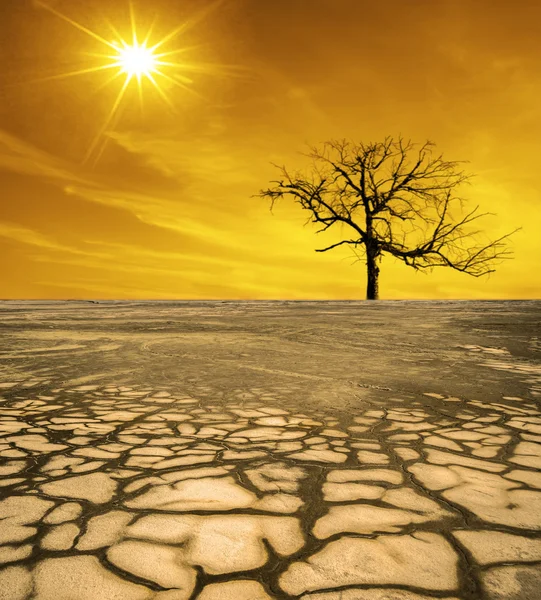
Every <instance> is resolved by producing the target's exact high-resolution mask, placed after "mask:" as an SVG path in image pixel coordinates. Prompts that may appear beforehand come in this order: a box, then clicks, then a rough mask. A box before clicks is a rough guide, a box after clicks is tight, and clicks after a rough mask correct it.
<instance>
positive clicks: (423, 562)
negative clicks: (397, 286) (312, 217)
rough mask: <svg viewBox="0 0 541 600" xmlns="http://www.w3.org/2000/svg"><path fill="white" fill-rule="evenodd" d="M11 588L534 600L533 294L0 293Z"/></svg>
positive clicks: (306, 598)
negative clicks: (477, 297)
mask: <svg viewBox="0 0 541 600" xmlns="http://www.w3.org/2000/svg"><path fill="white" fill-rule="evenodd" d="M0 356H1V361H0V365H1V369H0V477H1V479H0V483H1V486H2V487H0V599H2V600H30V599H32V600H147V599H148V600H150V599H155V600H189V599H195V598H198V599H200V600H268V599H270V598H274V599H290V600H291V599H293V598H295V599H297V598H302V600H428V599H431V598H441V599H446V600H456V599H462V600H474V599H475V600H477V599H484V600H540V598H541V409H540V407H541V302H526V301H524V302H523V301H513V302H488V301H486V302H454V301H453V302H385V301H380V302H376V303H366V302H280V301H277V302H109V301H104V302H14V301H4V302H0Z"/></svg>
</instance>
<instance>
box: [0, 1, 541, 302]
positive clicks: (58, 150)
mask: <svg viewBox="0 0 541 600" xmlns="http://www.w3.org/2000/svg"><path fill="white" fill-rule="evenodd" d="M49 4H50V5H51V6H54V7H55V8H56V9H58V10H59V11H61V12H62V13H64V14H66V15H69V17H71V18H73V19H75V20H77V21H78V22H80V23H84V24H85V25H86V26H88V27H90V28H91V29H92V30H94V31H97V32H99V33H100V34H101V35H110V34H108V33H107V28H106V26H105V24H104V19H105V18H107V19H110V20H111V21H113V22H114V23H115V24H116V25H117V26H118V27H119V29H121V30H122V33H123V35H124V34H127V31H128V29H127V28H128V23H129V18H128V8H127V0H109V1H108V2H105V0H50V1H49ZM133 4H134V8H135V13H136V15H137V16H138V21H139V22H140V23H141V24H142V25H143V29H144V28H145V26H148V25H150V22H151V21H152V18H153V17H154V16H156V26H155V30H154V31H155V33H156V36H157V38H158V39H159V36H160V35H161V36H163V35H165V33H167V32H168V31H169V30H170V29H171V28H173V27H175V26H177V24H179V23H182V22H183V21H186V20H187V19H189V18H191V17H193V16H194V15H197V14H198V11H200V10H201V8H202V7H203V6H204V5H206V4H209V3H208V2H207V0H189V1H180V0H154V1H153V2H144V1H143V0H134V2H133ZM378 4H379V5H378V6H376V3H372V2H368V1H365V0H272V1H271V0H225V2H223V3H221V4H220V5H219V6H217V7H216V8H215V9H214V10H213V11H211V12H210V13H209V14H207V15H206V16H205V18H203V19H201V20H200V21H199V22H197V23H196V24H195V25H194V26H193V27H192V28H191V29H189V30H188V31H186V32H185V33H184V34H182V35H179V36H178V37H177V38H175V39H174V40H173V41H171V42H170V43H169V44H168V49H171V48H178V47H183V46H191V47H193V49H192V50H190V51H189V53H187V54H186V56H189V59H190V60H191V61H193V62H197V61H199V62H201V63H202V62H207V63H209V62H210V63H221V64H224V65H235V66H236V67H238V68H237V69H235V71H234V73H233V72H231V73H229V74H225V75H224V74H223V73H217V72H210V73H196V74H195V75H194V76H193V79H194V81H193V84H192V86H191V88H192V89H193V91H194V92H196V93H197V94H193V93H190V92H188V91H185V90H182V89H178V88H174V87H170V86H165V91H166V92H167V93H168V95H169V96H170V98H171V100H172V102H173V103H174V105H175V107H176V111H175V112H173V111H171V110H170V109H169V108H168V107H167V105H166V104H164V103H163V101H161V99H160V98H159V97H158V95H157V94H156V92H154V91H153V90H152V87H151V86H144V88H145V89H144V90H143V91H144V94H143V95H144V108H143V111H141V109H140V106H139V101H138V99H137V97H136V95H134V94H133V93H131V92H130V93H129V94H128V95H127V97H126V98H125V99H124V102H123V104H122V114H121V115H120V117H119V119H118V121H117V123H116V124H115V125H114V127H111V128H110V129H109V130H108V131H107V133H106V137H107V140H108V145H107V147H106V150H105V152H104V153H103V155H102V157H101V159H100V160H99V162H98V163H97V164H96V165H95V166H92V165H91V164H88V163H87V164H82V161H83V157H84V155H85V153H86V151H87V149H88V146H89V144H90V143H91V141H92V139H93V137H94V136H95V134H96V132H97V131H98V130H99V129H100V126H101V124H102V123H103V120H104V119H105V116H106V113H107V112H108V110H109V109H110V107H111V104H112V101H113V99H114V96H115V94H116V93H117V92H118V88H119V85H121V84H119V83H118V82H114V83H112V84H111V85H110V86H107V87H104V88H102V84H103V83H104V82H105V81H106V79H107V75H105V74H103V73H94V74H88V75H81V76H78V77H73V78H70V79H66V80H58V81H56V80H55V81H47V82H34V83H31V80H33V79H36V78H41V77H46V76H50V75H54V74H57V73H62V72H66V71H69V70H73V69H77V68H80V67H81V65H82V66H88V65H89V64H92V60H96V59H89V58H88V56H86V55H84V54H83V53H84V52H96V51H100V52H101V51H102V50H103V48H102V47H100V44H99V43H97V42H96V41H95V40H93V39H92V38H91V37H89V36H86V35H85V34H84V33H82V32H80V31H78V30H77V29H76V28H74V27H72V26H70V25H69V24H68V23H66V22H64V21H62V20H61V19H59V18H58V17H56V16H54V15H53V14H51V13H50V12H47V11H45V10H43V9H40V8H38V7H37V6H36V5H35V4H34V2H33V1H32V0H1V4H0V190H1V191H0V261H1V266H2V286H1V289H0V298H48V299H49V298H179V299H195V298H200V299H212V298H223V299H225V298H237V299H263V298H269V299H278V298H291V299H303V298H306V299H308V298H311V299H362V298H364V294H365V272H364V266H363V265H362V264H361V263H359V262H357V263H355V264H352V263H354V260H355V257H354V256H353V255H352V252H351V251H350V250H348V249H347V248H340V249H337V250H335V251H332V252H328V253H325V254H316V253H315V252H314V249H315V248H319V247H322V246H324V245H328V244H330V243H333V242H335V241H337V240H339V239H340V238H339V234H337V233H333V234H330V233H329V234H319V235H316V234H315V233H314V230H313V229H312V228H311V227H310V226H307V227H303V224H304V222H305V220H306V218H307V217H308V215H307V214H305V213H304V212H303V211H302V210H301V209H300V208H299V207H297V206H295V205H293V204H291V203H289V202H287V201H286V202H283V203H281V204H279V205H277V207H276V209H275V210H274V215H271V213H270V212H269V207H268V205H267V204H266V203H265V202H264V201H263V200H258V199H256V198H252V197H251V196H252V194H255V193H257V192H258V191H259V189H260V188H262V187H265V186H266V184H267V183H268V181H269V180H270V179H272V178H273V177H274V169H273V167H272V166H271V165H270V164H269V163H270V162H271V161H272V162H276V163H280V164H286V165H288V166H291V167H292V168H295V167H299V168H302V166H303V165H305V164H306V160H305V159H304V158H303V157H302V156H301V155H300V154H299V152H302V151H304V150H305V144H306V143H310V144H317V143H320V142H322V141H324V140H326V139H329V138H343V137H347V138H352V139H353V140H355V141H365V142H369V141H377V140H381V139H383V138H384V137H385V136H387V135H395V136H396V135H398V134H402V135H403V136H404V137H406V138H411V139H413V140H414V141H418V142H423V141H425V140H426V139H427V138H428V139H431V140H433V141H434V142H436V144H437V149H438V150H439V151H441V152H443V154H444V157H445V158H446V159H448V160H468V161H469V163H470V164H469V165H467V168H468V170H469V171H471V172H474V173H476V174H477V176H476V178H475V179H474V181H473V182H472V185H471V186H470V187H469V188H468V189H467V195H468V197H469V198H471V200H472V202H473V203H474V204H477V203H478V204H480V205H481V208H482V209H483V211H490V212H494V213H496V214H497V216H495V217H489V218H487V219H486V220H485V221H484V224H485V226H486V231H487V233H488V234H489V235H491V236H493V237H497V236H499V235H503V234H504V233H506V232H508V231H510V230H512V229H515V228H516V227H522V228H523V229H522V231H520V232H519V233H517V234H516V235H515V236H514V237H513V243H512V247H513V249H514V253H515V259H514V260H512V261H507V262H506V263H504V264H502V265H501V266H500V267H499V268H498V270H497V272H496V273H495V274H493V275H492V276H491V277H490V278H488V279H487V278H482V279H475V278H473V277H469V276H467V275H464V274H461V273H457V272H453V271H450V270H449V269H435V270H434V271H433V272H432V273H430V274H428V275H425V274H422V273H419V274H417V273H415V272H414V271H413V270H412V269H410V268H408V267H406V266H404V265H402V264H401V263H399V262H396V261H394V260H393V259H384V261H383V265H382V270H381V278H380V290H381V297H382V298H384V299H385V298H387V299H394V298H412V299H417V298H427V299H428V298H480V299H484V298H541V268H540V263H541V235H540V231H541V208H540V207H541V203H540V201H539V191H540V188H539V181H538V174H539V170H540V166H539V160H540V157H541V142H540V140H541V118H540V117H541V108H540V106H541V103H540V101H539V98H541V50H540V48H541V47H540V45H539V23H540V22H541V4H540V3H538V2H532V1H529V0H515V1H513V2H509V1H508V0H462V1H460V0H438V1H437V2H434V1H433V0H411V1H410V2H403V1H402V0H388V1H387V2H382V3H378ZM89 60H90V61H91V62H90V63H89ZM94 64H95V63H94Z"/></svg>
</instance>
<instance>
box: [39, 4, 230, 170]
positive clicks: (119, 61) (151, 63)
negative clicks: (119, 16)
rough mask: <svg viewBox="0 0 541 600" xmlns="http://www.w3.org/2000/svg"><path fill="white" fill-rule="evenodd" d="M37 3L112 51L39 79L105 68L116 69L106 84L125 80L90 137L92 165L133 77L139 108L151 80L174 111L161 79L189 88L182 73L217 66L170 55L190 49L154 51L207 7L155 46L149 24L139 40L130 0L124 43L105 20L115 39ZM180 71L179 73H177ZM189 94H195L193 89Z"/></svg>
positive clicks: (186, 77) (95, 55)
mask: <svg viewBox="0 0 541 600" xmlns="http://www.w3.org/2000/svg"><path fill="white" fill-rule="evenodd" d="M221 1H222V0H217V2H215V3H214V4H213V5H211V7H210V9H213V8H215V7H216V6H217V5H218V4H220V3H221ZM36 4H38V5H39V6H40V7H41V8H44V9H45V10H47V11H49V12H51V13H52V14H54V15H56V16H57V17H59V18H60V19H62V20H64V21H66V22H67V23H69V24H70V25H72V26H73V27H75V28H77V29H78V30H79V31H82V32H83V33H86V34H87V35H88V36H90V37H92V38H93V39H94V40H96V41H98V42H100V43H101V44H102V45H104V46H106V47H107V49H108V50H109V52H110V51H113V52H114V53H113V54H111V53H108V54H96V53H91V54H90V53H87V55H88V56H92V57H95V58H100V59H101V60H102V62H103V64H101V65H98V66H95V67H89V68H85V69H78V70H76V71H70V72H67V73H61V74H59V75H53V76H50V77H45V78H42V79H40V80H39V81H49V80H55V79H65V78H67V77H72V76H74V75H82V74H85V73H95V72H96V73H97V72H100V71H107V70H110V69H117V72H116V73H114V74H113V75H112V76H111V77H110V78H109V79H108V80H107V81H106V85H108V84H109V83H111V82H112V81H114V80H115V79H117V78H118V77H120V76H122V75H124V77H125V79H124V82H123V84H122V86H121V87H120V90H119V92H118V94H117V96H116V98H115V100H114V101H113V105H112V108H111V110H110V112H109V114H108V115H107V118H106V120H105V122H104V124H103V126H102V127H101V129H100V131H99V133H98V135H97V136H96V137H95V139H94V140H93V142H92V144H91V145H90V148H89V149H88V152H87V153H86V156H85V158H84V162H86V161H88V160H89V159H90V158H92V157H94V160H93V162H94V164H95V163H96V162H97V161H98V160H99V158H100V156H101V154H102V153H103V151H104V149H105V145H106V144H107V138H106V137H104V136H105V134H106V133H107V130H108V129H109V128H110V127H111V126H112V125H113V123H114V121H115V119H116V118H117V116H118V111H119V108H120V106H121V102H122V99H123V97H124V95H125V93H126V91H127V90H128V87H129V86H130V83H131V82H132V80H135V81H136V82H137V86H138V88H139V90H138V91H139V99H140V102H141V107H142V100H143V91H142V89H143V87H142V86H143V81H144V80H146V81H148V82H150V84H151V85H152V86H153V87H154V89H155V90H156V92H157V93H158V95H159V96H160V97H161V98H162V100H164V101H165V102H166V103H167V104H168V106H169V107H170V108H171V109H172V110H175V107H174V105H173V103H172V102H171V100H170V98H169V97H168V95H167V94H166V93H165V91H164V90H163V89H162V88H161V87H160V81H163V82H167V83H168V84H173V85H176V86H178V87H181V88H183V89H185V90H188V91H192V90H190V89H189V87H188V86H189V85H190V84H191V83H192V80H191V79H190V78H189V77H188V76H186V75H185V74H183V73H182V71H184V73H186V72H190V71H192V72H215V70H216V67H215V66H213V65H203V64H197V63H196V64H190V63H187V62H176V61H174V60H172V59H171V58H170V57H172V56H174V55H179V54H182V53H184V52H187V51H188V50H189V48H177V49H175V50H169V51H166V52H160V53H158V54H157V53H156V51H157V50H158V48H161V47H162V46H164V45H165V44H166V43H168V42H170V41H172V40H173V38H175V37H177V36H178V35H179V34H180V33H184V32H185V31H186V30H187V29H189V28H190V27H192V26H193V25H194V24H195V23H197V22H198V21H199V20H200V19H201V18H202V17H203V16H204V15H205V14H206V13H208V11H209V9H208V8H207V10H206V11H204V13H201V14H200V15H199V16H198V18H195V19H192V20H191V21H188V22H186V23H182V24H181V25H180V26H179V27H177V28H176V29H174V30H173V31H171V32H170V33H168V34H167V35H166V36H164V37H163V38H162V39H160V40H158V41H157V42H156V43H155V44H154V45H149V38H150V36H151V33H152V26H151V27H150V28H149V29H148V31H147V34H146V37H145V39H144V41H142V42H139V41H138V35H137V28H136V24H135V15H134V11H133V6H132V4H131V2H130V21H131V41H130V42H127V41H126V40H124V39H123V38H122V36H121V35H120V34H119V32H118V30H117V29H116V28H115V27H114V25H113V24H112V23H110V22H107V25H108V26H109V28H110V30H111V31H112V33H113V35H114V37H115V39H114V40H113V41H109V40H107V39H106V38H104V37H102V36H101V35H99V34H98V33H96V32H95V31H92V30H90V29H88V28H87V27H85V26H84V25H81V24H80V23H78V22H77V21H74V20H73V19H71V18H70V17H68V16H66V15H64V14H63V13H61V12H60V11H58V10H56V9H55V8H53V7H51V6H49V5H48V4H46V3H45V2H43V1H42V0H36ZM166 57H167V58H168V60H162V59H163V58H166ZM164 69H166V70H168V71H172V72H171V73H164V72H163V70H164ZM179 71H180V72H179ZM192 93H194V92H193V91H192Z"/></svg>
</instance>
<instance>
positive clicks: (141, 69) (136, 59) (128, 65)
mask: <svg viewBox="0 0 541 600" xmlns="http://www.w3.org/2000/svg"><path fill="white" fill-rule="evenodd" d="M118 65H119V67H120V68H121V69H122V72H123V73H126V75H127V76H128V77H129V78H130V79H131V78H132V77H137V78H138V79H140V78H141V76H142V75H144V76H146V77H148V75H149V74H150V73H153V72H154V73H155V72H156V66H157V65H156V57H155V56H154V53H153V52H152V49H150V48H147V47H146V45H145V43H144V42H143V43H142V44H140V45H139V44H137V43H136V44H134V45H133V46H128V45H127V44H126V45H124V47H122V48H119V51H118Z"/></svg>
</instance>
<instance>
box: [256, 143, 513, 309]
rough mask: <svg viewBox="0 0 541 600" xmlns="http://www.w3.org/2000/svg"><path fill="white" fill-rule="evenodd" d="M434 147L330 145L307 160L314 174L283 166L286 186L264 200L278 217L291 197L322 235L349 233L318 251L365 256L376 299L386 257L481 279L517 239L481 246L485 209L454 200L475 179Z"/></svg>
mask: <svg viewBox="0 0 541 600" xmlns="http://www.w3.org/2000/svg"><path fill="white" fill-rule="evenodd" d="M433 148H434V144H433V143H432V142H426V143H425V144H422V145H420V144H414V143H412V142H411V141H407V142H406V141H404V140H403V139H402V138H398V139H394V138H392V137H387V138H385V140H384V141H383V142H377V143H369V144H362V143H361V144H355V143H352V142H349V141H346V140H342V141H330V142H326V143H325V144H323V146H322V147H321V148H311V149H310V152H309V153H308V154H307V155H306V156H308V157H309V158H310V159H311V160H312V166H311V169H309V171H307V172H305V173H302V172H295V173H291V172H289V171H288V170H287V169H286V168H285V167H278V168H279V169H280V172H281V178H280V180H278V181H273V182H271V184H272V185H273V187H270V188H268V189H266V190H261V191H260V192H259V194H257V196H259V197H262V198H266V199H269V200H270V201H271V211H272V208H273V207H274V203H275V201H276V200H278V199H279V198H282V197H284V196H290V197H292V198H293V199H294V200H295V201H296V202H297V203H298V204H300V205H301V207H302V208H303V209H306V210H308V211H310V212H311V216H310V217H309V218H308V221H307V222H306V224H308V223H310V222H311V223H317V224H320V225H321V228H320V229H319V230H318V231H317V233H320V232H322V231H326V230H327V229H329V228H330V227H332V226H333V225H336V224H341V225H343V226H346V229H347V231H348V232H349V234H350V235H351V237H350V238H349V239H344V240H342V241H340V242H337V243H335V244H332V245H330V246H328V247H326V248H320V249H318V250H316V252H327V250H331V249H332V248H337V247H338V246H343V245H348V246H350V247H352V248H353V249H354V252H355V254H357V252H356V249H360V250H361V251H362V255H364V260H365V261H366V270H367V287H366V297H367V299H369V300H373V299H377V298H378V296H379V284H378V278H379V272H380V268H379V264H380V261H381V257H382V256H383V255H384V254H390V255H391V256H394V257H395V258H398V259H400V260H402V261H403V262H404V263H405V264H406V265H408V266H410V267H413V268H414V269H416V270H422V269H432V268H433V267H451V268H452V269H456V270H457V271H462V272H463V273H467V274H468V275H473V276H474V277H480V276H482V275H487V274H489V273H492V272H493V271H494V270H495V269H494V267H495V265H496V264H497V263H499V262H500V261H501V260H502V259H506V258H510V256H511V252H510V251H509V250H508V249H507V244H506V243H505V242H506V240H507V238H509V236H510V235H512V234H513V233H514V232H511V233H508V234H507V235H504V236H503V237H500V238H498V239H496V240H493V241H485V242H480V241H479V239H478V238H479V236H480V234H481V231H479V230H477V229H476V228H475V227H476V225H477V221H478V219H480V218H481V217H484V216H486V215H488V214H490V213H480V212H479V207H478V206H476V207H475V208H473V209H466V210H465V206H466V201H465V200H464V199H463V198H461V197H459V196H456V195H455V194H456V191H457V189H458V188H459V186H460V185H461V184H463V183H466V182H467V181H468V180H469V179H470V178H471V175H468V174H466V173H465V172H464V171H462V170H460V164H461V163H460V162H458V161H446V160H443V158H442V156H441V155H440V156H436V155H434V153H433ZM275 166H276V165H275ZM357 256H358V254H357ZM361 257H362V256H361Z"/></svg>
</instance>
